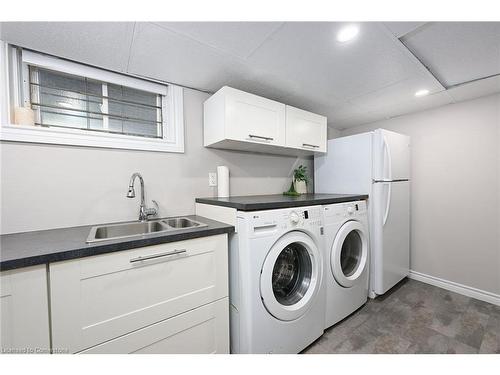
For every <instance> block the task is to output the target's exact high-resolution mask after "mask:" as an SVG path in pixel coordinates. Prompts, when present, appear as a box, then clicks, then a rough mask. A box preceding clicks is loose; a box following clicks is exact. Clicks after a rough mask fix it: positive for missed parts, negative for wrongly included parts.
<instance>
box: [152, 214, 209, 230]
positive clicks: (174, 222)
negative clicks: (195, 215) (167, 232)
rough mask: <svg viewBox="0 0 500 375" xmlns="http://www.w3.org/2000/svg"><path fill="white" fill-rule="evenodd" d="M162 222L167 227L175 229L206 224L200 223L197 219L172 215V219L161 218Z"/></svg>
mask: <svg viewBox="0 0 500 375" xmlns="http://www.w3.org/2000/svg"><path fill="white" fill-rule="evenodd" d="M162 223H165V224H167V225H168V226H169V227H171V228H175V229H180V228H193V227H200V226H206V224H203V223H200V222H199V221H194V220H191V219H188V218H186V217H174V218H172V219H165V220H162Z"/></svg>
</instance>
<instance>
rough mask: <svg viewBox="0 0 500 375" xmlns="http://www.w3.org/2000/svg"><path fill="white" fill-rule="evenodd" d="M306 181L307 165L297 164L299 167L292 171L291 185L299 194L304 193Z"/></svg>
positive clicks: (305, 191)
mask: <svg viewBox="0 0 500 375" xmlns="http://www.w3.org/2000/svg"><path fill="white" fill-rule="evenodd" d="M307 183H308V178H307V167H305V166H303V165H299V167H298V168H297V169H295V170H294V171H293V185H294V187H295V191H296V192H297V193H299V194H306V193H307Z"/></svg>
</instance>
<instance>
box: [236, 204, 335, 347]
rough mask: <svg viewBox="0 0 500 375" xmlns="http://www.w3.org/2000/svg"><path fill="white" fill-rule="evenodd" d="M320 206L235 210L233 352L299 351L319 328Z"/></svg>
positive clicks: (321, 297) (321, 309)
mask: <svg viewBox="0 0 500 375" xmlns="http://www.w3.org/2000/svg"><path fill="white" fill-rule="evenodd" d="M321 210H322V208H321V206H312V207H300V208H285V209H275V210H265V211H253V212H242V211H238V213H237V225H236V233H235V234H234V235H233V236H232V238H231V242H230V251H229V263H230V264H229V299H230V324H231V330H230V333H231V352H232V353H298V352H300V351H301V350H302V349H304V348H305V347H307V346H308V345H309V344H311V343H312V342H313V341H315V340H316V339H317V338H318V337H320V336H321V335H322V334H323V329H324V325H325V321H324V319H325V291H324V285H323V284H324V283H323V275H324V272H323V263H324V262H323V250H322V244H323V238H322V236H321V227H322V215H321Z"/></svg>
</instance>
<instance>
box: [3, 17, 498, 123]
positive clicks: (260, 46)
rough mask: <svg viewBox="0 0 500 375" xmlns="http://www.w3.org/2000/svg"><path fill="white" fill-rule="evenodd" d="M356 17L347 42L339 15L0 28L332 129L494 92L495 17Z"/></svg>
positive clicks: (38, 46)
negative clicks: (323, 120) (300, 114)
mask: <svg viewBox="0 0 500 375" xmlns="http://www.w3.org/2000/svg"><path fill="white" fill-rule="evenodd" d="M358 25H359V28H360V32H359V35H358V37H357V38H356V39H355V40H352V41H350V42H347V43H339V42H337V41H336V39H335V36H336V33H337V32H338V31H339V30H340V28H342V27H343V26H345V24H344V23H338V22H158V23H143V22H137V23H134V22H125V23H121V22H106V23H95V22H78V23H68V22H53V23H48V22H29V23H23V22H7V23H2V24H1V31H0V33H1V34H0V37H1V39H3V40H6V41H7V42H11V43H13V44H17V45H20V46H22V47H27V48H31V49H34V50H38V51H41V52H45V53H49V54H53V55H57V56H60V57H64V58H68V59H71V60H76V61H81V62H85V63H87V64H91V65H96V66H100V67H104V68H107V69H110V70H114V71H118V72H124V73H129V74H134V75H138V76H143V77H148V78H152V79H155V80H162V81H165V82H172V83H176V84H180V85H183V86H187V87H191V88H195V89H199V90H203V91H209V92H215V91H217V90H218V89H219V88H221V87H222V86H224V85H228V86H232V87H235V88H239V89H241V90H245V91H249V92H252V93H255V94H258V95H262V96H265V97H268V98H271V99H274V100H279V101H282V102H284V103H287V104H290V105H294V106H296V107H299V108H303V109H306V110H310V111H314V112H317V113H321V114H323V115H325V116H327V117H328V124H329V126H330V127H332V128H336V129H344V128H347V127H351V126H356V125H361V124H364V123H367V122H372V121H378V120H381V119H384V118H390V117H394V116H399V115H402V114H406V113H411V112H415V111H421V110H425V109H429V108H433V107H437V106H441V105H445V104H450V103H453V102H456V101H461V100H467V99H472V98H476V97H480V96H484V95H489V94H492V93H496V92H500V78H499V77H500V76H499V74H500V23H494V22H490V23H477V22H476V23H474V22H455V23H445V22H430V23H423V22H386V23H382V22H366V23H358ZM419 89H428V90H429V91H430V95H428V96H426V97H422V98H416V97H415V96H414V93H415V92H416V91H417V90H419Z"/></svg>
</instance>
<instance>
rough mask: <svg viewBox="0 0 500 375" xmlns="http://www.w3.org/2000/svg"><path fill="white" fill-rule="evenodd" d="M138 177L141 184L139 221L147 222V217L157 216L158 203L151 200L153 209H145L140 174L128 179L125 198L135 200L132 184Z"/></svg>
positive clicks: (142, 182) (142, 181)
mask: <svg viewBox="0 0 500 375" xmlns="http://www.w3.org/2000/svg"><path fill="white" fill-rule="evenodd" d="M136 177H139V181H140V182H141V207H140V208H139V221H146V220H148V217H149V216H155V215H157V214H158V210H159V207H158V203H157V202H156V201H155V200H153V203H154V204H155V206H156V207H155V208H147V207H146V202H145V199H144V180H143V178H142V176H141V174H140V173H137V172H135V173H134V174H133V175H132V177H130V183H129V185H128V192H127V198H135V189H134V183H135V178H136Z"/></svg>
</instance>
